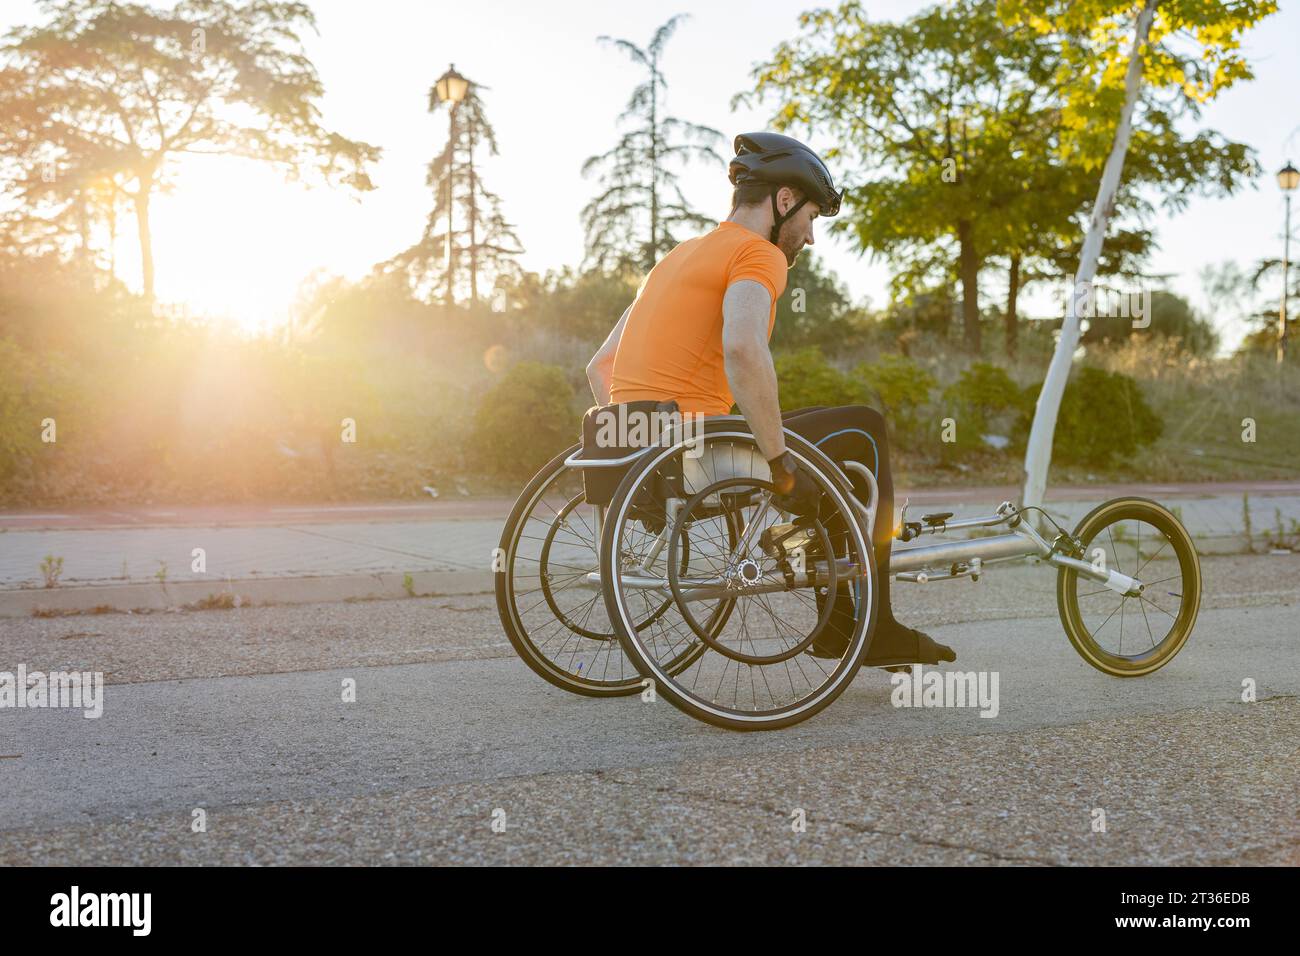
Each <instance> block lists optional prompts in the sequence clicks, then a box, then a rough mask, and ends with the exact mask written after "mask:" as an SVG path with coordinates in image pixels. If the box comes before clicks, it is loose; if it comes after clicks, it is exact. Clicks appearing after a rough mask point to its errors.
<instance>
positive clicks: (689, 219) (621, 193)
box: [582, 14, 723, 273]
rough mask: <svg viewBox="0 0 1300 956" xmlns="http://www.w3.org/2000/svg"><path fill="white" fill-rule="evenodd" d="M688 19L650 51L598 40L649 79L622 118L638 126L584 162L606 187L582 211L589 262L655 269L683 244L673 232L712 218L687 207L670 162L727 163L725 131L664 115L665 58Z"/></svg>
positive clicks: (585, 170) (669, 27) (654, 41)
mask: <svg viewBox="0 0 1300 956" xmlns="http://www.w3.org/2000/svg"><path fill="white" fill-rule="evenodd" d="M683 19H685V15H684V14H679V15H678V16H675V17H673V18H672V19H670V20H669V21H668V22H667V23H665V24H664V25H663V26H661V27H660V28H659V29H658V30H656V31H655V35H654V36H653V37H652V38H651V40H650V44H649V46H647V47H646V48H645V49H644V50H643V49H641V47H639V46H637V45H636V44H634V43H632V42H631V41H630V40H615V39H612V38H610V37H607V36H601V37H599V38H598V39H599V41H600V42H601V43H612V44H613V45H614V46H616V47H618V49H620V50H622V51H623V52H625V53H626V54H627V55H628V56H629V57H630V58H631V59H632V61H633V62H634V63H636V64H637V65H638V66H641V67H643V68H644V69H645V71H646V74H647V77H646V80H645V82H644V83H641V84H640V85H638V86H637V87H636V89H634V90H633V91H632V97H631V99H629V100H628V104H627V109H626V110H625V111H624V112H623V113H622V115H621V116H620V117H619V120H620V122H624V121H629V120H630V121H633V122H635V123H637V124H638V125H636V126H635V127H634V128H633V129H630V130H629V131H628V132H626V133H624V134H623V136H622V137H621V138H620V139H619V141H618V145H617V146H615V147H614V148H613V149H611V150H610V151H609V152H607V153H603V154H601V155H599V156H592V157H590V158H589V159H588V160H587V161H586V162H585V163H583V166H582V174H583V176H590V175H592V174H593V173H599V174H600V180H599V181H600V184H601V186H602V187H603V192H601V193H600V195H598V196H597V197H596V198H595V199H593V200H592V201H591V202H589V203H588V204H587V205H586V207H585V208H584V209H583V210H582V222H583V226H584V227H585V229H586V232H587V259H586V262H585V263H584V265H593V266H595V267H597V268H600V269H615V270H620V269H626V270H630V271H632V272H640V273H645V272H648V271H649V270H650V269H651V268H652V267H653V266H654V264H655V263H656V262H657V261H658V260H659V258H660V256H662V255H663V254H664V253H666V252H668V251H670V250H671V249H672V248H673V246H675V245H676V244H677V239H676V238H675V237H674V230H676V229H679V228H680V227H683V226H686V227H694V228H703V227H705V226H707V225H708V224H709V223H710V222H711V221H712V220H710V219H709V217H707V216H703V215H700V214H699V213H696V212H694V211H693V210H692V209H691V208H690V207H689V206H688V204H687V202H686V197H685V196H683V195H682V191H681V189H680V188H679V187H678V185H677V180H676V176H675V175H673V173H671V172H670V171H669V169H668V164H670V163H676V162H689V161H691V160H697V159H698V160H703V161H706V162H714V163H717V164H718V165H719V166H721V165H723V161H722V157H720V156H719V155H718V154H717V152H716V149H717V147H718V146H719V145H721V144H722V142H723V137H722V134H721V133H719V132H718V131H717V130H715V129H710V128H709V127H707V126H698V125H696V124H694V123H687V122H685V121H683V120H680V119H676V118H674V117H671V116H664V115H663V109H664V107H663V103H662V100H663V99H664V97H665V95H666V93H667V90H668V81H667V80H666V79H665V78H664V74H663V72H662V70H661V69H660V66H659V61H660V58H661V57H662V56H663V51H664V46H665V45H666V44H667V43H668V40H669V38H670V37H671V36H672V35H673V32H674V31H675V30H676V29H677V24H678V23H680V22H681V21H682V20H683Z"/></svg>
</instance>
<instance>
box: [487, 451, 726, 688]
mask: <svg viewBox="0 0 1300 956" xmlns="http://www.w3.org/2000/svg"><path fill="white" fill-rule="evenodd" d="M579 447H580V446H577V445H575V446H573V447H572V448H569V449H566V450H565V451H563V452H561V453H560V454H558V455H556V456H555V457H554V458H553V459H551V461H550V462H548V463H547V465H546V466H545V467H544V468H542V470H541V471H539V472H538V473H537V475H536V476H535V477H534V478H533V480H532V481H530V482H529V483H528V485H527V487H525V488H524V490H523V493H522V494H520V496H519V499H518V500H517V501H516V502H515V506H514V509H513V510H512V511H511V513H510V518H509V519H508V520H507V521H506V526H505V529H504V530H503V531H502V534H501V544H500V550H499V551H498V554H497V557H496V562H497V563H496V567H497V569H498V570H497V573H496V595H497V613H498V614H499V615H500V617H501V625H502V627H503V628H504V629H505V632H506V636H507V637H508V638H509V639H510V643H511V645H513V647H514V649H515V651H516V652H517V653H518V654H519V656H520V657H521V658H522V659H523V661H524V663H525V664H527V665H528V666H529V667H530V668H532V670H533V671H534V672H535V673H536V674H537V675H538V676H540V677H542V678H543V679H544V680H546V681H549V682H550V683H551V684H554V685H555V686H556V687H561V688H563V689H564V690H567V691H570V692H572V693H575V694H581V695H583V696H586V697H622V696H626V695H628V694H635V693H637V692H638V691H639V690H641V686H642V685H641V681H642V678H641V676H640V675H639V674H638V673H637V670H636V668H635V667H634V666H633V665H632V664H631V663H630V662H629V661H628V660H627V657H626V656H625V655H624V653H623V649H622V647H621V646H620V645H619V642H618V639H617V635H616V634H615V633H614V629H613V627H612V626H611V625H610V622H609V618H608V616H607V615H606V613H605V604H604V600H603V598H602V596H601V591H600V585H599V584H597V583H594V582H592V581H591V580H589V575H590V574H592V573H594V572H596V571H597V570H598V567H599V564H598V560H597V548H598V543H599V537H600V521H601V516H600V514H599V510H598V509H597V508H595V507H593V506H591V505H588V504H587V503H586V501H585V499H584V496H583V490H582V477H581V475H580V474H579V473H578V472H577V471H574V470H573V469H570V468H565V467H564V460H565V459H566V458H568V457H569V456H570V455H572V454H573V453H574V452H576V451H577V450H578V448H579ZM687 550H688V553H687V554H686V555H685V556H684V558H683V560H684V561H686V562H687V563H689V548H688V549H687ZM671 605H672V597H671V595H668V594H663V595H660V596H659V598H658V600H657V601H655V602H653V603H652V604H647V605H644V606H643V607H642V608H641V609H640V613H639V615H638V622H637V623H638V626H642V627H643V626H645V625H646V623H647V622H648V621H649V620H651V619H653V618H655V617H656V616H658V615H661V614H663V613H664V612H665V611H667V610H668V609H669V608H670V607H671ZM703 652H704V645H703V644H702V643H701V644H698V645H697V646H695V647H692V648H689V649H686V650H684V652H683V654H682V659H681V660H678V661H676V662H674V663H673V667H675V668H679V669H680V668H681V667H684V666H689V664H690V662H691V660H693V658H694V657H698V656H699V655H700V654H702V653H703Z"/></svg>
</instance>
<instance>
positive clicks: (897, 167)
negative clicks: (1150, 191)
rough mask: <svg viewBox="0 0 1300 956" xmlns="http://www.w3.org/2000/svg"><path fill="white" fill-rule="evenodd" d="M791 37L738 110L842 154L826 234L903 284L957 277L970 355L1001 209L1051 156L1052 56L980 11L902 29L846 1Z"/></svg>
mask: <svg viewBox="0 0 1300 956" xmlns="http://www.w3.org/2000/svg"><path fill="white" fill-rule="evenodd" d="M800 25H801V26H802V27H803V28H804V34H803V35H802V36H800V37H798V38H796V39H794V40H792V41H788V42H785V43H782V44H781V45H780V46H779V47H778V48H777V49H776V51H775V52H774V53H773V55H772V57H771V59H770V60H769V61H768V62H766V63H763V64H760V65H759V66H758V67H756V68H755V71H754V76H755V79H756V81H757V85H756V89H755V91H754V92H753V93H752V94H742V95H741V96H739V97H737V99H738V100H741V101H750V100H752V99H761V98H763V97H766V96H768V95H773V96H775V97H776V98H777V99H778V101H779V104H778V106H777V111H776V114H775V117H774V124H775V125H776V127H777V128H778V129H787V128H789V127H791V126H800V127H805V128H807V129H809V130H816V131H818V132H819V133H821V134H823V135H825V136H827V137H829V138H831V139H833V140H835V141H837V142H839V143H841V144H842V145H841V146H838V147H836V148H834V149H831V150H828V151H827V155H828V158H831V159H832V160H833V159H835V158H839V157H841V156H842V157H844V158H845V159H849V160H852V159H857V160H858V168H859V169H860V170H861V172H858V171H857V170H846V171H845V173H844V179H845V181H846V184H847V187H848V188H847V192H846V196H847V201H846V210H845V214H842V215H841V217H840V218H839V219H838V220H837V221H836V223H835V224H833V226H832V229H833V230H835V231H839V232H849V233H851V234H852V235H853V236H854V238H855V239H856V240H857V242H858V244H859V246H860V247H861V248H862V249H863V250H867V251H870V252H872V253H875V254H881V255H883V256H884V257H885V258H886V259H888V260H889V261H890V263H891V265H893V266H894V267H895V268H896V269H898V270H899V271H900V272H902V273H905V274H908V275H909V276H911V277H913V278H919V277H920V276H922V275H925V274H931V275H932V274H933V272H934V271H935V269H936V266H939V268H940V269H941V271H943V272H945V273H947V272H948V271H950V270H951V269H953V268H954V266H955V272H956V274H957V276H958V277H959V281H960V285H961V289H962V296H961V298H962V325H963V330H964V339H965V343H966V347H967V348H968V349H969V350H971V351H972V352H978V350H979V348H980V326H979V282H978V277H979V272H980V269H981V267H982V265H983V263H984V260H985V259H986V258H987V256H988V255H989V252H990V250H991V248H992V237H993V236H995V235H997V234H999V233H1000V232H1002V231H1004V229H1005V223H1006V218H1005V216H1004V215H1003V210H1002V208H1001V207H1003V206H1005V205H1006V203H1007V202H1008V197H1012V196H1015V195H1017V194H1018V193H1019V192H1021V191H1023V189H1024V186H1023V185H1022V184H1023V183H1024V182H1025V181H1026V180H1028V179H1030V178H1032V177H1031V173H1033V172H1034V171H1035V169H1036V167H1037V166H1039V165H1041V163H1042V162H1043V157H1044V156H1045V155H1047V154H1048V153H1050V147H1051V143H1050V135H1051V133H1052V124H1051V123H1050V122H1045V121H1044V120H1043V119H1042V114H1043V113H1044V111H1046V110H1048V109H1049V108H1050V107H1051V104H1052V99H1053V96H1054V95H1055V88H1054V87H1053V85H1052V83H1051V82H1050V80H1051V78H1052V73H1053V66H1054V63H1055V56H1056V54H1055V51H1054V50H1053V49H1052V47H1051V46H1050V44H1048V43H1046V42H1045V41H1043V40H1042V39H1041V38H1039V37H1038V36H1037V35H1035V34H1034V32H1033V31H1032V30H1029V29H1016V30H1012V29H1008V28H1007V27H1006V26H1005V25H1004V24H1002V23H1001V22H1000V21H999V20H998V18H997V17H996V15H995V11H994V8H993V5H992V2H991V0H958V2H956V3H953V4H946V5H944V6H935V7H931V8H929V9H927V10H925V11H923V12H922V13H920V14H918V15H917V16H915V17H912V18H911V19H909V20H907V21H905V22H903V23H889V22H883V21H875V20H870V19H868V16H867V14H866V11H865V10H864V9H863V7H862V5H861V4H860V3H858V2H855V0H851V2H846V3H843V4H841V5H840V6H839V8H837V9H834V10H817V11H813V12H811V13H805V14H802V15H801V16H800ZM1037 198H1038V199H1039V200H1040V202H1052V203H1056V202H1058V201H1059V200H1058V199H1057V197H1056V196H1054V195H1051V194H1049V195H1047V196H1039V197H1037ZM953 253H955V256H954V255H953ZM954 260H955V261H954ZM941 262H942V264H941V265H940V263H941ZM918 284H920V285H925V284H929V283H918ZM896 288H897V287H896Z"/></svg>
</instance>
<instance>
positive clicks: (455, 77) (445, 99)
mask: <svg viewBox="0 0 1300 956" xmlns="http://www.w3.org/2000/svg"><path fill="white" fill-rule="evenodd" d="M468 91H469V80H467V79H465V77H463V76H461V75H460V74H459V73H457V72H456V64H454V63H453V64H451V68H450V69H448V70H447V72H446V73H444V74H442V76H440V77H438V82H437V83H435V84H433V92H434V95H435V96H437V97H438V101H439V102H441V103H446V104H447V116H448V119H447V244H446V256H447V304H448V305H452V304H453V303H454V302H455V299H454V298H453V290H454V289H455V271H456V267H455V262H454V260H453V259H452V255H451V225H452V203H453V201H454V200H455V198H456V192H455V189H456V107H457V106H459V105H460V102H461V100H463V99H464V98H465V94H466V93H467V92H468Z"/></svg>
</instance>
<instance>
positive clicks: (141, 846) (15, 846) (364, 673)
mask: <svg viewBox="0 0 1300 956" xmlns="http://www.w3.org/2000/svg"><path fill="white" fill-rule="evenodd" d="M1297 560H1300V558H1297V557H1295V556H1286V557H1276V558H1271V557H1258V558H1253V559H1252V558H1234V559H1229V558H1222V559H1215V558H1211V559H1207V560H1206V561H1205V564H1204V571H1205V577H1206V582H1207V593H1206V599H1205V603H1204V605H1203V610H1202V615H1201V619H1200V622H1199V624H1198V628H1197V631H1196V633H1195V634H1194V636H1193V638H1192V640H1191V642H1190V643H1189V645H1188V646H1187V648H1186V649H1185V650H1184V651H1183V653H1182V654H1181V655H1180V656H1179V657H1178V658H1177V659H1176V660H1175V661H1174V662H1173V663H1171V664H1170V665H1169V666H1168V667H1166V668H1165V669H1164V670H1162V671H1160V672H1158V673H1157V674H1155V675H1152V676H1150V677H1147V678H1142V679H1139V680H1131V681H1120V680H1115V679H1113V678H1107V677H1105V676H1103V675H1101V674H1098V673H1096V672H1094V671H1092V670H1091V669H1090V668H1088V667H1087V666H1086V665H1084V664H1083V663H1082V662H1081V661H1080V660H1079V659H1078V658H1077V657H1076V656H1075V654H1074V652H1073V651H1072V649H1071V648H1070V647H1069V645H1068V643H1067V642H1066V641H1065V640H1064V638H1063V636H1062V635H1061V632H1060V627H1059V624H1058V623H1057V621H1056V620H1055V617H1054V615H1050V614H1048V613H1046V612H1047V610H1048V607H1049V605H1047V604H1046V603H1044V602H1045V601H1046V600H1047V598H1048V595H1049V593H1050V585H1051V575H1050V574H1045V573H1044V572H1042V571H1041V570H1038V574H1037V577H1036V578H1034V579H1032V580H1033V581H1034V583H1033V584H1031V583H1030V582H1031V578H1030V577H1029V575H1031V574H1032V573H1033V571H1034V570H1035V569H1028V568H1026V569H1019V570H1016V571H1008V572H1007V574H1006V576H1004V577H1003V578H1001V581H1002V582H1003V583H1002V584H1000V585H998V586H996V587H987V588H986V587H985V584H984V583H981V584H980V585H971V586H970V587H965V586H964V582H959V583H954V584H952V585H945V586H944V587H947V588H950V589H960V591H959V592H957V593H958V595H959V596H960V598H961V600H960V601H954V600H953V598H952V595H953V594H954V591H953V590H949V591H947V592H946V593H947V594H948V595H949V596H948V597H947V598H944V597H943V596H942V595H943V593H944V592H942V590H941V589H940V588H938V587H937V586H930V587H928V588H920V587H915V588H912V589H910V590H907V589H904V590H903V594H902V595H900V597H899V599H898V609H899V610H898V613H899V616H900V618H902V619H904V620H907V621H909V622H911V623H915V624H917V625H919V626H925V627H926V628H927V629H928V630H930V631H931V633H933V634H934V635H935V637H936V638H938V639H939V640H942V641H945V642H947V643H951V644H953V645H954V646H955V647H956V648H957V649H958V652H959V655H960V657H959V664H960V666H961V667H962V669H974V670H987V671H997V672H998V673H999V675H1000V695H999V696H1000V700H999V712H998V716H997V717H995V718H992V719H987V718H981V717H980V716H978V713H977V712H976V711H974V710H957V709H899V708H895V707H893V706H892V705H891V703H890V689H891V688H890V684H889V681H888V677H887V675H885V674H883V673H882V672H879V671H867V672H864V673H863V674H861V675H860V676H859V677H858V679H857V680H856V681H855V683H854V684H853V686H852V687H851V688H850V689H849V690H848V691H847V692H846V693H845V694H844V696H843V697H841V698H840V700H838V701H837V702H836V703H835V704H834V705H832V707H831V708H830V709H828V710H827V711H825V712H824V713H823V714H821V715H820V716H819V717H817V718H815V719H814V720H812V721H809V722H808V723H805V724H802V725H800V726H798V727H796V728H792V729H790V730H787V731H781V732H776V733H768V734H758V735H752V734H751V735H741V734H734V733H729V732H724V731H719V730H715V729H712V728H709V727H707V726H705V725H702V724H698V723H695V722H694V721H692V720H690V719H689V718H688V717H686V716H685V715H683V714H681V713H679V712H678V711H676V710H674V709H673V708H672V707H671V706H670V705H669V704H667V703H665V702H663V701H662V700H658V701H656V702H654V703H643V702H642V701H641V700H640V699H639V698H630V699H623V700H612V701H591V700H583V699H579V698H576V697H572V696H569V695H567V694H564V693H563V692H561V691H559V690H556V689H554V688H551V687H550V686H549V685H546V684H544V683H543V682H541V681H540V680H539V679H537V678H536V677H534V676H533V675H532V673H531V672H529V671H528V670H527V669H526V668H525V667H524V666H523V665H522V664H521V663H520V662H519V661H517V660H516V659H515V658H514V657H513V654H512V652H511V650H510V648H509V646H508V644H506V643H505V641H504V638H503V637H502V635H501V634H500V630H499V626H498V624H497V622H496V619H495V612H494V609H493V607H492V605H491V602H490V599H489V598H487V597H486V596H467V597H462V598H453V599H441V600H424V599H414V600H405V601H384V602H374V603H369V604H318V605H304V606H299V607H268V608H245V609H240V610H233V611H213V612H204V613H185V614H153V615H143V616H141V615H116V614H114V615H104V616H98V617H82V618H65V619H51V620H23V621H16V622H12V623H10V622H6V623H5V625H4V627H5V635H4V639H3V641H2V642H0V654H3V660H2V661H0V669H12V668H14V667H16V664H17V663H20V662H21V663H25V664H26V666H27V667H28V668H29V669H35V668H44V669H54V668H56V667H60V668H71V667H82V668H88V669H103V670H107V671H109V672H110V673H109V676H108V680H109V681H110V684H109V686H108V687H107V689H106V694H105V702H104V714H103V716H102V717H101V718H99V719H98V720H87V719H84V718H83V717H82V716H81V715H80V714H79V713H77V712H72V711H55V710H0V788H2V792H3V793H4V795H5V796H4V799H3V801H0V863H29V862H30V863H43V862H68V863H75V862H85V863H110V862H129V863H136V862H140V863H174V862H187V863H197V862H201V863H216V862H223V863H244V862H260V863H281V862H307V863H326V862H329V863H343V862H350V863H418V862H435V861H437V862H443V861H450V862H476V863H482V862H594V861H601V862H686V863H706V862H723V861H726V862H791V863H811V862H853V863H859V862H871V863H964V862H971V863H984V864H1003V863H1035V864H1055V863H1151V864H1158V863H1174V864H1187V863H1198V864H1199V863H1212V862H1226V863H1267V864H1282V863H1291V864H1295V863H1300V821H1298V820H1297V804H1296V794H1297V792H1298V791H1300V751H1298V749H1297V748H1298V746H1300V744H1298V741H1300V700H1297V697H1298V695H1300V653H1297V651H1298V649H1300V633H1298V632H1300V625H1298V623H1297V619H1298V617H1300V590H1298V589H1297V585H1296V581H1297V573H1296V572H1297V570H1298V568H1297V566H1296V563H1295V562H1296V561H1297ZM1017 574H1023V575H1025V577H1023V578H1020V577H1016V575H1017ZM988 580H989V581H990V582H992V581H993V580H994V576H993V575H989V576H988ZM1265 583H1269V584H1270V585H1271V590H1270V589H1268V588H1265V587H1264V584H1265ZM1017 593H1023V594H1024V595H1026V599H1025V600H1023V601H1021V602H1020V605H1021V607H1023V610H1022V611H1020V612H1018V613H1017V612H1016V610H1015V602H1014V600H1013V601H1011V602H1010V603H1011V607H1010V609H1009V608H1008V597H1009V596H1014V595H1016V594H1017ZM1009 614H1010V615H1012V616H1009ZM957 616H960V618H961V620H962V621H963V622H964V623H957V622H956V621H955V620H954V618H955V617H957ZM1246 678H1251V679H1253V680H1254V681H1255V682H1256V694H1257V697H1258V700H1257V702H1255V703H1249V704H1247V703H1243V702H1242V701H1241V687H1242V681H1243V680H1244V679H1246ZM345 679H353V680H355V681H356V686H357V700H356V702H355V703H344V702H343V701H342V699H341V698H342V694H341V687H342V684H343V681H344V680H345ZM198 808H202V809H203V810H205V812H206V814H207V818H206V825H207V832H206V833H194V832H192V830H191V820H192V819H193V811H194V810H195V809H198ZM796 810H802V811H803V815H804V816H805V817H806V821H807V829H806V831H805V832H802V833H795V832H793V831H792V829H791V823H792V820H793V819H794V817H793V816H792V814H794V813H795V811H796ZM1098 810H1101V811H1104V813H1105V820H1106V831H1105V832H1104V833H1100V832H1094V830H1093V821H1094V819H1096V818H1097V817H1096V813H1095V811H1098ZM496 811H501V813H500V814H497V819H504V821H505V824H506V827H505V831H504V832H500V833H497V832H494V831H493V828H492V825H491V824H492V820H493V816H494V813H495V812H496Z"/></svg>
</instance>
